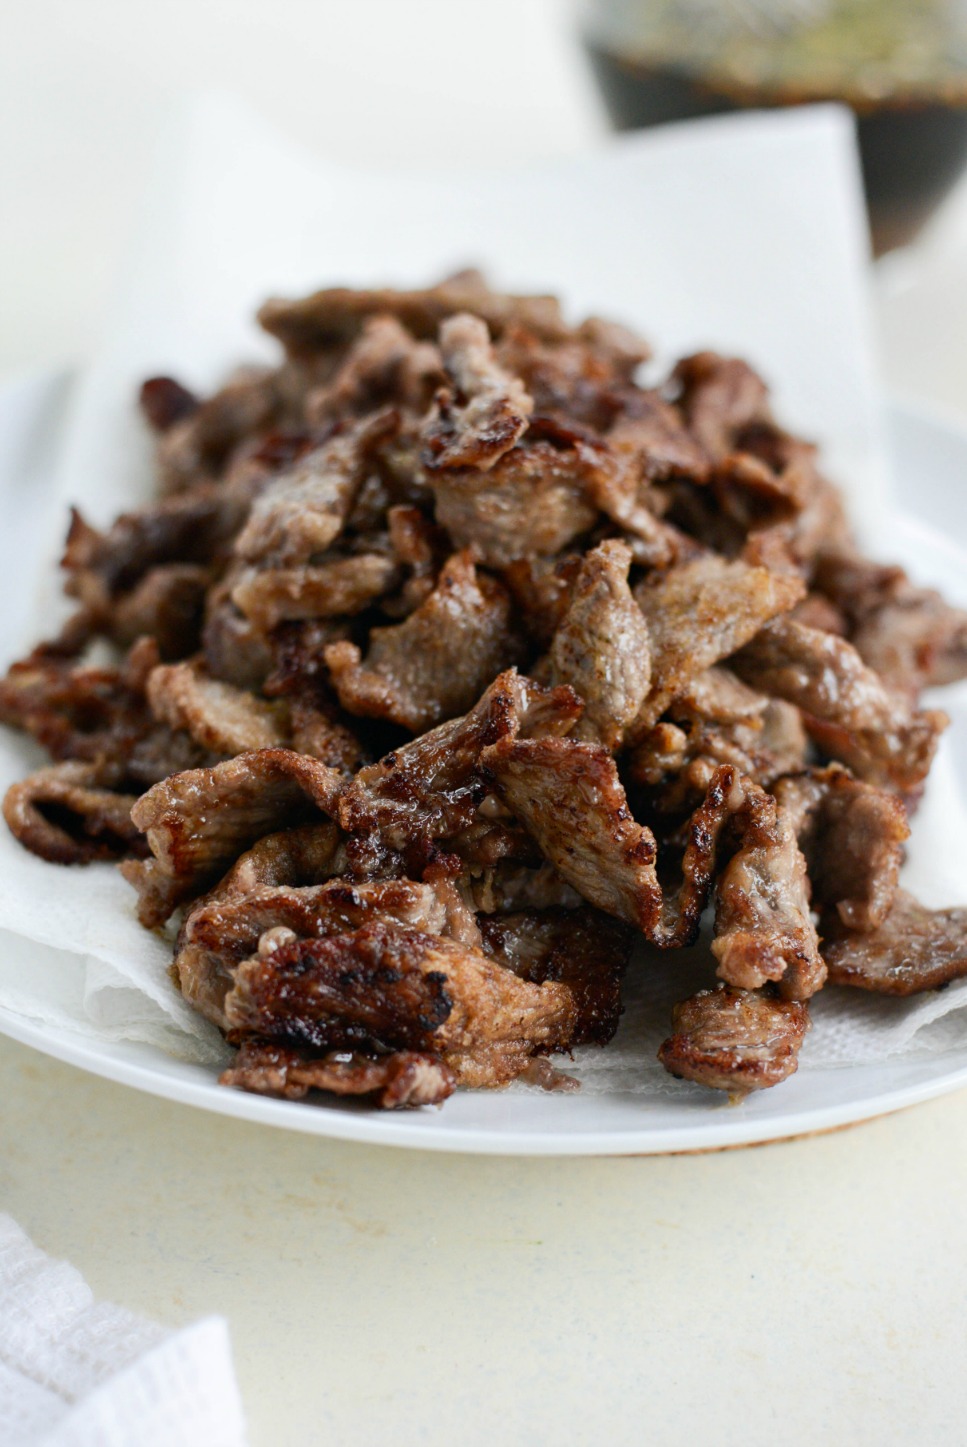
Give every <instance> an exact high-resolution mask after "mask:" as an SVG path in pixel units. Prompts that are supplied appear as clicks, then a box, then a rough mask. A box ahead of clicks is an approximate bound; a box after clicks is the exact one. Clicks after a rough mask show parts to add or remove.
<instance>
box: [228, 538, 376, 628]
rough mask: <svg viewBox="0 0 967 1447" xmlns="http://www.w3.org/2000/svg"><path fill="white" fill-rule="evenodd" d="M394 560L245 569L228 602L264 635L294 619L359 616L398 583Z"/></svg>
mask: <svg viewBox="0 0 967 1447" xmlns="http://www.w3.org/2000/svg"><path fill="white" fill-rule="evenodd" d="M399 577H400V572H399V568H398V566H397V564H396V563H395V561H394V560H393V559H392V558H390V557H387V556H386V555H385V554H384V553H359V554H355V555H352V556H350V557H345V558H332V559H327V560H326V561H325V562H322V563H312V564H307V565H304V566H302V567H299V568H268V569H266V570H265V571H261V572H260V571H257V570H256V569H254V568H247V569H245V570H244V572H242V574H241V576H240V577H239V579H238V581H237V582H236V583H235V585H234V587H233V588H232V602H233V603H234V604H235V605H236V606H237V607H238V608H239V609H240V610H241V612H242V613H244V614H245V616H246V618H248V619H249V621H250V622H251V623H253V624H254V625H255V627H256V628H260V629H263V630H265V631H266V632H268V631H269V630H270V629H272V628H275V627H276V626H277V625H278V624H279V623H285V622H289V621H293V620H298V619H300V618H332V617H336V616H339V615H351V614H354V613H361V612H362V611H363V609H364V608H368V607H369V606H370V604H371V603H373V602H375V600H376V599H377V598H381V597H382V596H383V594H384V593H388V592H389V591H390V590H391V589H392V588H393V587H395V585H396V583H397V582H398V581H399Z"/></svg>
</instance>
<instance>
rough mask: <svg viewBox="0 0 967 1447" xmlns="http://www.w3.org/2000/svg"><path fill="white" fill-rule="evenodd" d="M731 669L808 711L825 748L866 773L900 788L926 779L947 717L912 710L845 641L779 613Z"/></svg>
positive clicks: (813, 729)
mask: <svg viewBox="0 0 967 1447" xmlns="http://www.w3.org/2000/svg"><path fill="white" fill-rule="evenodd" d="M732 666H733V667H734V668H735V670H736V672H737V673H738V674H739V675H740V677H742V678H744V679H745V680H746V681H747V682H748V683H751V684H752V685H753V687H755V688H761V689H762V690H763V691H764V692H765V693H771V694H776V695H778V697H779V698H784V699H787V700H788V701H789V702H790V703H794V704H796V706H797V707H798V708H800V709H802V711H803V713H804V715H806V720H805V721H806V727H807V729H808V730H809V732H810V733H811V734H812V736H813V737H814V738H815V740H816V742H817V743H818V744H819V745H820V747H821V748H822V749H824V750H825V752H826V753H827V754H829V755H831V756H832V757H833V758H835V759H840V760H841V761H842V762H843V763H844V764H848V765H849V766H850V768H852V769H853V770H854V771H855V772H856V773H857V774H859V775H860V776H861V777H863V778H866V779H870V780H871V781H873V782H880V783H889V784H892V785H894V786H895V787H896V788H897V789H900V790H909V789H913V788H916V786H917V785H918V784H921V783H922V782H923V780H924V779H925V778H926V776H927V770H928V769H929V768H930V762H931V760H932V758H933V755H934V751H935V749H936V747H937V740H938V738H939V736H940V733H941V731H942V730H943V728H944V727H945V726H946V723H947V719H946V715H944V714H942V713H939V712H936V711H927V712H922V713H914V712H911V710H910V709H909V707H908V706H907V705H906V703H904V702H903V701H902V700H900V699H898V698H896V697H895V696H893V695H891V694H889V693H888V692H887V690H886V689H885V688H884V686H883V684H882V682H881V680H880V679H879V677H878V676H877V675H876V674H875V673H874V672H873V670H872V669H870V668H868V667H867V666H866V664H865V663H864V662H863V660H862V659H861V658H860V656H859V654H858V653H857V651H856V649H855V648H854V647H853V646H852V644H850V643H847V641H846V640H845V639H844V638H837V637H835V636H834V635H833V634H832V633H820V632H819V631H818V630H817V629H815V628H806V627H804V625H803V624H801V623H797V622H795V621H794V620H792V619H789V618H781V619H777V620H776V621H775V622H773V623H770V624H769V625H768V626H767V627H766V628H763V630H762V632H761V633H760V634H759V635H758V636H757V637H756V639H755V641H754V642H753V643H751V644H750V645H749V646H748V647H746V648H744V649H743V650H742V652H741V653H740V654H739V655H738V656H737V657H736V658H735V660H734V662H733V665H732Z"/></svg>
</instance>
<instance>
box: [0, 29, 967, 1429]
mask: <svg viewBox="0 0 967 1447" xmlns="http://www.w3.org/2000/svg"><path fill="white" fill-rule="evenodd" d="M0 18H2V19H3V23H4V32H3V33H4V44H3V46H2V47H0V194H2V196H3V198H4V224H3V225H2V226H0V274H2V275H3V276H4V277H5V278H7V279H8V281H10V279H12V284H8V285H6V286H5V287H4V288H2V289H0V371H7V372H10V371H12V370H15V369H16V368H18V367H20V366H21V365H23V364H25V363H35V362H36V363H42V364H51V363H55V362H61V361H63V360H64V359H74V358H82V357H83V355H84V352H85V349H86V347H87V346H88V345H89V341H90V337H91V335H92V327H93V324H94V320H95V318H96V315H97V310H98V307H99V305H100V302H101V299H102V297H103V293H104V289H105V287H106V286H107V285H108V283H109V280H110V275H111V272H112V269H113V267H114V266H115V265H116V264H117V261H118V259H119V257H120V255H121V253H122V250H123V237H124V232H125V226H126V224H127V219H128V216H129V212H130V208H131V204H132V201H133V199H134V196H135V194H136V182H137V177H138V173H139V169H140V167H141V165H142V163H143V159H144V156H145V154H146V148H147V146H148V143H149V137H150V133H151V129H152V126H153V125H154V123H155V121H156V119H157V115H158V113H159V110H160V107H161V106H162V105H163V103H164V102H165V100H167V99H168V98H169V97H170V95H171V93H172V91H173V90H175V89H177V88H178V86H179V85H186V84H194V83H198V82H199V81H202V82H204V83H213V82H214V83H219V84H223V85H230V86H232V87H233V88H235V89H237V90H239V91H240V92H241V93H242V94H243V95H245V96H246V97H247V98H248V99H249V100H250V101H252V102H253V103H254V104H255V105H257V106H258V107H259V108H260V109H262V110H263V112H264V113H265V114H267V115H268V116H269V117H270V118H272V119H275V120H276V121H277V122H278V123H279V124H281V125H283V126H285V127H287V128H288V129H290V130H291V131H293V132H294V133H298V134H301V135H303V136H304V137H305V138H307V139H308V140H309V141H310V142H311V143H313V144H316V145H317V146H318V148H319V149H320V150H322V151H328V152H329V153H336V154H340V155H345V156H346V157H348V158H350V159H353V160H368V159H385V158H386V157H387V156H389V157H390V158H392V156H394V155H399V156H406V155H408V154H411V153H413V152H414V151H417V152H418V153H419V154H421V155H424V156H427V157H430V158H437V159H439V158H446V159H453V157H454V156H456V155H459V154H468V155H470V156H471V157H472V158H473V159H474V160H477V161H479V160H481V159H483V158H485V157H492V158H493V157H496V158H498V159H499V158H500V156H502V155H506V156H511V155H518V156H519V155H520V154H522V153H524V152H526V153H527V154H529V155H544V154H547V155H550V154H554V153H561V152H566V151H570V150H574V149H575V148H577V147H579V146H580V145H582V144H584V143H586V142H587V141H590V140H593V138H594V136H595V134H596V133H597V132H598V131H599V130H600V119H599V117H598V115H597V113H596V112H595V110H594V105H593V100H592V98H591V93H590V89H589V88H588V87H587V83H586V77H584V76H583V74H582V73H581V71H580V65H579V63H578V61H577V59H576V57H575V52H574V49H573V47H572V46H571V45H570V42H569V31H568V29H567V26H568V25H569V24H570V21H569V19H568V17H567V11H566V8H564V7H563V6H562V4H560V3H558V0H487V3H484V0H459V3H458V4H456V5H455V4H453V0H399V3H397V0H355V3H353V4H341V3H338V0H316V3H313V4H309V3H303V0H273V3H272V4H271V5H269V4H266V3H262V0H194V3H190V4H189V3H188V0H171V3H169V5H167V6H165V7H158V6H156V5H149V4H147V3H144V0H123V3H122V0H84V3H83V4H78V3H76V0H32V3H31V5H30V6H21V5H16V4H14V3H13V0H0ZM468 44H472V47H473V54H474V57H475V59H476V61H477V63H478V71H477V72H475V75H476V77H477V81H479V76H480V75H490V76H499V77H500V80H499V84H498V98H497V100H496V101H493V94H494V93H493V92H491V93H490V95H491V101H492V103H488V100H487V92H486V91H484V92H481V88H480V85H479V84H478V83H471V82H472V81H473V77H469V78H468V76H467V74H466V73H465V71H464V70H463V69H462V68H461V65H460V64H458V63H457V61H458V59H460V58H462V57H464V56H465V55H466V53H467V45H468ZM403 46H408V51H407V54H408V57H409V59H408V63H407V66H406V67H403V68H401V67H400V64H399V55H400V53H401V47H403ZM493 83H494V82H492V84H493ZM361 88H362V89H363V90H364V91H365V99H366V104H365V105H363V106H360V105H359V104H356V103H355V101H356V98H357V97H358V94H359V93H360V90H361ZM380 107H382V108H381V109H380ZM441 116H445V118H446V124H445V125H444V124H441ZM68 131H69V133H70V136H71V139H72V145H71V146H69V147H68V146H67V144H66V143H65V139H64V138H65V134H67V132H68ZM955 213H956V214H959V215H960V216H962V217H964V218H967V193H963V200H962V202H961V205H960V211H959V213H957V208H956V206H955V207H954V208H953V209H952V212H951V215H954V221H953V222H952V223H951V224H950V225H949V226H948V229H947V231H946V232H945V233H943V235H942V236H941V238H940V240H939V241H938V242H936V244H935V246H934V248H933V251H932V252H931V251H930V250H929V248H928V259H929V257H932V258H933V260H932V266H931V267H930V268H929V269H928V274H926V275H925V274H924V272H923V268H922V267H921V268H920V270H919V271H918V270H917V269H916V267H914V269H913V270H912V271H911V269H910V268H909V267H907V269H906V270H905V271H904V269H903V268H899V269H897V268H894V272H893V274H892V275H891V276H888V275H887V274H886V273H884V274H883V276H882V278H881V280H880V282H879V292H880V312H881V321H882V324H883V336H884V347H883V362H884V368H885V372H886V375H887V378H888V380H889V381H890V382H891V383H894V384H896V385H899V386H901V387H902V388H903V389H904V390H905V391H906V392H908V393H914V394H918V395H920V396H922V397H926V398H927V399H931V398H932V399H935V400H938V401H942V402H944V403H945V404H946V405H947V406H948V407H953V408H954V409H959V410H960V411H962V412H963V413H965V414H967V351H965V344H964V340H963V338H964V336H965V332H964V328H963V327H962V326H961V325H960V319H961V318H962V317H967V243H965V244H964V245H961V238H963V237H967V222H965V223H964V224H958V223H957V222H956V216H955ZM961 258H963V260H962V259H961ZM0 1141H2V1149H0V1210H4V1211H9V1212H10V1213H11V1214H12V1215H13V1216H14V1217H15V1218H16V1219H17V1220H18V1221H19V1222H20V1223H21V1224H22V1225H23V1227H24V1228H25V1229H26V1230H27V1231H28V1232H29V1233H30V1234H31V1235H32V1236H33V1237H34V1238H35V1239H36V1241H37V1242H38V1244H39V1245H41V1246H42V1247H43V1248H44V1249H45V1250H47V1251H50V1252H52V1253H55V1254H59V1255H63V1256H65V1257H67V1258H68V1259H69V1260H70V1261H72V1262H73V1263H74V1264H75V1265H76V1266H77V1267H78V1268H79V1269H80V1270H81V1271H82V1272H83V1273H84V1274H85V1275H86V1276H87V1277H88V1279H89V1280H90V1282H91V1284H92V1286H93V1288H94V1291H95V1292H96V1293H97V1294H98V1295H101V1296H104V1297H108V1298H113V1299H114V1300H116V1301H118V1302H120V1303H123V1304H124V1305H125V1306H127V1307H130V1308H132V1309H134V1310H137V1311H141V1312H145V1313H148V1314H150V1315H152V1316H155V1317H157V1318H158V1319H160V1320H162V1321H165V1322H168V1323H171V1324H179V1323H185V1322H189V1321H191V1320H193V1319H195V1318H197V1317H198V1316H200V1315H203V1314H207V1313H210V1312H222V1313H224V1314H225V1316H226V1317H227V1318H228V1321H229V1324H230V1327H231V1332H232V1339H233V1343H234V1349H235V1357H236V1364H237V1369H238V1375H239V1379H240V1384H241V1389H242V1394H243V1397H244V1401H245V1406H246V1409H247V1413H248V1416H249V1420H250V1425H251V1435H252V1441H253V1443H254V1444H255V1447H276V1444H279V1447H287V1444H290V1443H300V1444H301V1443H309V1444H315V1443H320V1444H330V1443H331V1444H340V1447H341V1444H344V1443H353V1444H354V1447H359V1444H362V1447H368V1444H370V1443H382V1442H389V1441H392V1442H393V1443H394V1444H402V1447H408V1444H411V1443H426V1444H431V1447H436V1444H444V1443H446V1444H451V1443H455V1442H459V1443H460V1444H461V1447H477V1444H484V1443H486V1444H488V1447H502V1444H517V1443H522V1444H523V1443H526V1444H528V1447H531V1444H543V1443H551V1442H553V1443H560V1442H564V1443H574V1444H584V1443H590V1444H597V1443H607V1444H612V1447H620V1444H624V1443H629V1444H631V1443H634V1444H639V1443H640V1444H664V1443H673V1442H674V1443H686V1442H696V1441H705V1440H709V1441H712V1442H714V1443H716V1444H718V1447H731V1444H740V1443H741V1444H744V1447H758V1444H766V1443H769V1444H772V1443H774V1442H777V1441H780V1442H782V1443H784V1444H793V1447H799V1444H813V1443H819V1442H822V1443H826V1442H829V1443H836V1444H870V1447H873V1444H876V1447H891V1444H905V1443H913V1442H917V1443H920V1442H923V1443H928V1444H935V1447H946V1444H950V1447H954V1444H958V1447H959V1444H963V1443H965V1442H967V1374H965V1372H964V1366H963V1343H964V1336H965V1327H967V1245H965V1231H964V1219H965V1204H964V1203H965V1200H967V1150H965V1146H967V1093H965V1092H961V1093H959V1094H957V1095H954V1096H951V1097H949V1098H947V1099H943V1100H939V1101H937V1102H934V1103H932V1104H930V1105H926V1106H921V1107H919V1108H917V1109H914V1110H910V1111H907V1112H905V1113H902V1114H900V1115H897V1116H894V1117H891V1118H888V1119H884V1120H880V1121H876V1122H874V1123H872V1124H869V1125H865V1126H861V1127H858V1128H853V1129H850V1130H846V1131H841V1132H838V1133H836V1134H832V1135H828V1136H823V1137H817V1138H813V1139H808V1140H802V1141H798V1142H792V1143H787V1144H779V1145H772V1146H766V1147H760V1148H757V1149H751V1150H740V1151H732V1152H727V1153H723V1154H717V1155H704V1156H695V1157H674V1158H661V1159H624V1160H622V1159H614V1160H587V1161H580V1160H559V1161H555V1160H534V1161H527V1160H514V1159H510V1160H499V1159H487V1158H471V1157H443V1156H439V1155H429V1154H427V1155H424V1154H416V1153H413V1154H411V1153H404V1152H396V1151H393V1150H388V1149H387V1150H380V1149H371V1148H367V1147H362V1146H354V1145H348V1144H340V1143H337V1142H328V1141H325V1140H321V1139H316V1138H311V1137H303V1136H297V1135H289V1134H286V1133H283V1132H277V1131H272V1130H268V1129H264V1128H261V1127H258V1126H254V1125H248V1124H244V1123H242V1122H238V1121H233V1120H230V1119H227V1118H222V1117H214V1116H207V1115H205V1114H203V1113H201V1112H198V1111H195V1110H192V1109H190V1108H188V1107H183V1106H176V1105H171V1104H168V1103H166V1102H164V1101H160V1100H156V1099H153V1098H150V1097H148V1096H143V1095H139V1094H137V1093H135V1092H134V1091H131V1090H127V1089H124V1088H122V1087H120V1086H116V1085H112V1084H108V1083H105V1082H103V1081H100V1080H97V1079H94V1078H92V1077H89V1076H86V1075H84V1074H82V1073H81V1072H79V1071H77V1070H74V1069H72V1068H70V1067H67V1066H64V1065H61V1064H58V1063H56V1062H53V1061H51V1060H48V1059H46V1058H45V1057H43V1056H41V1055H38V1054H35V1053H32V1052H31V1051H29V1050H27V1049H25V1048H24V1047H22V1046H20V1045H15V1044H13V1043H12V1042H10V1041H8V1040H5V1039H2V1038H0ZM0 1441H2V1431H0Z"/></svg>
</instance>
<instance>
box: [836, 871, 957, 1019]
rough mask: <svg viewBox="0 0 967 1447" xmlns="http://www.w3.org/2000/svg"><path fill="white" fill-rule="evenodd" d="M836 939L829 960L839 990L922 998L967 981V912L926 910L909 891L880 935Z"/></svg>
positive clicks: (899, 897)
mask: <svg viewBox="0 0 967 1447" xmlns="http://www.w3.org/2000/svg"><path fill="white" fill-rule="evenodd" d="M831 933H832V935H833V938H832V939H831V940H830V941H828V942H827V943H826V945H825V946H824V948H823V954H824V955H825V958H826V964H827V966H828V968H829V979H830V983H831V984H834V985H853V986H854V987H855V988H856V989H858V990H873V991H875V992H876V993H877V994H881V995H918V994H920V993H921V992H922V991H923V990H939V989H942V988H943V986H944V985H949V984H950V983H951V982H952V981H953V980H959V979H962V978H963V976H964V975H967V909H926V908H925V907H924V906H923V905H922V904H920V903H919V901H918V900H915V899H914V898H913V896H912V895H910V894H907V892H906V890H903V889H898V890H897V891H896V894H895V895H894V899H893V906H892V908H891V910H890V913H889V914H888V915H887V917H886V919H884V920H883V922H882V924H880V925H879V926H878V927H877V928H876V929H874V930H868V931H867V932H866V933H864V934H860V933H857V932H854V931H852V930H847V929H844V928H843V927H842V926H839V927H836V926H835V925H834V926H833V927H832V930H831Z"/></svg>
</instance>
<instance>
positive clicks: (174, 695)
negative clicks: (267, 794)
mask: <svg viewBox="0 0 967 1447" xmlns="http://www.w3.org/2000/svg"><path fill="white" fill-rule="evenodd" d="M147 694H148V703H149V705H150V706H151V711H152V713H153V714H154V716H155V718H156V719H157V720H158V722H159V723H166V724H168V725H170V727H171V728H173V729H185V730H186V731H187V732H188V733H189V734H190V735H191V737H192V738H193V739H194V740H195V742H196V743H198V744H200V745H201V746H202V747H203V748H205V749H210V750H211V751H212V753H215V754H226V755H228V756H232V755H234V754H241V753H248V752H250V751H251V750H252V749H269V748H272V747H274V746H275V745H278V744H284V743H286V742H287V740H288V736H289V719H288V710H287V709H286V707H285V705H284V704H279V703H269V702H267V701H266V700H265V699H262V698H256V697H255V696H254V694H251V693H249V692H248V691H247V690H246V689H241V688H233V687H232V685H231V684H228V683H219V682H217V681H216V680H215V679H212V678H207V677H206V676H205V674H204V673H203V672H202V671H201V670H200V669H199V668H198V667H197V665H195V664H191V663H171V664H162V665H160V666H159V667H158V668H155V669H153V670H152V672H151V674H150V676H149V678H148V687H147Z"/></svg>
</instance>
